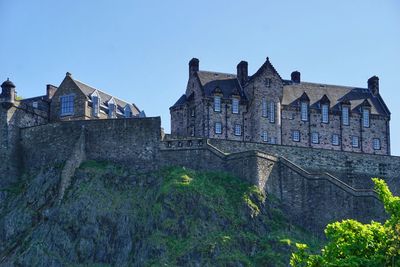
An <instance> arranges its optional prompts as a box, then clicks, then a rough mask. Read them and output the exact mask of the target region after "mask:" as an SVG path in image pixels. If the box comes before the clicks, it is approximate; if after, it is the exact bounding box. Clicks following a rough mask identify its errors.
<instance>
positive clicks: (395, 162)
mask: <svg viewBox="0 0 400 267" xmlns="http://www.w3.org/2000/svg"><path fill="white" fill-rule="evenodd" d="M210 143H211V144H212V145H213V146H215V147H217V148H218V149H221V150H223V151H225V152H228V153H234V152H241V151H248V150H259V151H262V152H265V153H267V154H270V155H273V156H276V157H284V158H287V159H288V160H290V161H292V162H294V163H296V164H298V165H299V166H301V167H302V168H304V169H306V170H308V171H311V172H329V173H331V174H334V175H335V176H337V177H339V178H340V180H342V181H343V182H345V183H347V184H349V185H351V186H353V187H354V188H357V189H365V188H372V187H373V183H372V181H371V178H372V177H379V178H382V179H385V180H386V181H387V183H388V184H389V186H390V188H391V190H392V191H393V192H394V193H395V194H397V195H400V182H399V181H400V177H399V176H400V157H396V156H387V155H373V154H363V153H354V152H343V151H334V150H326V149H310V148H304V147H293V146H283V145H269V144H265V143H252V142H235V141H229V140H214V139H212V140H210Z"/></svg>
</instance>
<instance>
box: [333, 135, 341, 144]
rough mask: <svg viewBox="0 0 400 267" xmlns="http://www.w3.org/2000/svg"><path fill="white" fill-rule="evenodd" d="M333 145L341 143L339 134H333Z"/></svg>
mask: <svg viewBox="0 0 400 267" xmlns="http://www.w3.org/2000/svg"><path fill="white" fill-rule="evenodd" d="M332 145H334V146H338V145H339V135H338V134H333V135H332Z"/></svg>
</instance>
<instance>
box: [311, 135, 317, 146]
mask: <svg viewBox="0 0 400 267" xmlns="http://www.w3.org/2000/svg"><path fill="white" fill-rule="evenodd" d="M311 142H312V143H313V144H318V143H319V134H318V133H317V132H313V133H312V134H311Z"/></svg>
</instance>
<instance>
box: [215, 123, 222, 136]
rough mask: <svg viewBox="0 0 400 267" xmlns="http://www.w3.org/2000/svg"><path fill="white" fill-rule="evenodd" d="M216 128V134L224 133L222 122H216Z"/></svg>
mask: <svg viewBox="0 0 400 267" xmlns="http://www.w3.org/2000/svg"><path fill="white" fill-rule="evenodd" d="M214 130H215V133H216V134H222V123H220V122H216V123H215V129H214Z"/></svg>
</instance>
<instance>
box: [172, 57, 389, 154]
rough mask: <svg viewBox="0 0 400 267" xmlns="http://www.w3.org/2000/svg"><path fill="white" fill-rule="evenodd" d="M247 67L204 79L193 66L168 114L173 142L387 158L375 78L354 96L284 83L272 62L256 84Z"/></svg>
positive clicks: (295, 81) (385, 113)
mask: <svg viewBox="0 0 400 267" xmlns="http://www.w3.org/2000/svg"><path fill="white" fill-rule="evenodd" d="M247 66H248V65H247V62H244V61H242V62H240V63H239V64H238V66H237V74H236V75H234V74H226V73H218V72H209V71H201V70H199V60H198V59H192V60H191V61H190V62H189V80H188V85H187V88H186V92H185V94H184V95H183V96H182V97H181V98H180V99H179V100H178V101H177V102H176V103H175V104H174V105H173V106H172V107H171V108H170V113H171V134H172V135H173V136H195V137H207V138H215V139H229V140H237V141H239V140H242V141H251V142H265V143H270V144H281V145H289V146H300V147H311V148H323V149H330V150H339V151H350V152H359V153H369V154H380V155H390V131H389V121H390V111H389V109H388V108H387V106H386V105H385V103H384V101H383V100H382V98H381V96H380V94H379V79H378V77H376V76H374V77H371V78H370V79H369V80H368V88H355V87H348V86H336V85H326V84H316V83H308V82H302V81H301V79H300V72H298V71H295V72H293V73H292V75H291V79H290V80H284V79H282V78H281V76H280V75H279V73H278V72H277V71H276V69H275V68H274V66H273V65H272V64H271V62H270V61H269V59H268V58H267V60H266V62H265V63H264V64H263V65H262V66H261V67H260V69H259V70H258V71H257V72H256V73H255V74H254V75H252V76H248V70H247ZM236 99H237V100H238V102H239V105H238V108H236V107H235V108H234V105H236V103H234V102H235V101H236ZM216 105H218V107H216ZM345 110H348V113H347V114H348V115H346V114H345V113H344V112H345ZM346 118H347V119H346ZM347 120H348V123H347ZM216 126H218V127H217V129H216ZM219 129H221V130H219ZM238 129H239V130H238Z"/></svg>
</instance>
